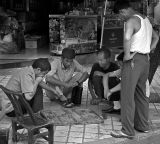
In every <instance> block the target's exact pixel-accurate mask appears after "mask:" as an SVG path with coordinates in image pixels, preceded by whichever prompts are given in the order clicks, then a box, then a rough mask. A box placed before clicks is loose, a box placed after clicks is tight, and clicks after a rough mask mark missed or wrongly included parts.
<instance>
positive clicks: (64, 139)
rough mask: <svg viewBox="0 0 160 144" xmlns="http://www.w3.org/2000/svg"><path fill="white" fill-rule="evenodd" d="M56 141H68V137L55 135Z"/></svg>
mask: <svg viewBox="0 0 160 144" xmlns="http://www.w3.org/2000/svg"><path fill="white" fill-rule="evenodd" d="M54 141H55V142H66V141H67V137H65V136H64V137H58V136H55V137H54Z"/></svg>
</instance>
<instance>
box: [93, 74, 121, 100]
mask: <svg viewBox="0 0 160 144" xmlns="http://www.w3.org/2000/svg"><path fill="white" fill-rule="evenodd" d="M119 83H120V80H119V79H118V78H117V77H110V78H109V81H108V86H109V89H111V88H113V87H115V86H116V85H118V84H119ZM92 84H93V87H94V90H95V93H96V95H97V96H98V97H99V98H104V88H103V84H102V77H100V76H95V77H94V78H93V80H92ZM119 99H120V91H117V92H115V93H113V94H112V95H111V97H110V101H118V100H119Z"/></svg>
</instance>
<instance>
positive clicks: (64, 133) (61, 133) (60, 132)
mask: <svg viewBox="0 0 160 144" xmlns="http://www.w3.org/2000/svg"><path fill="white" fill-rule="evenodd" d="M54 136H56V137H61V136H64V137H67V136H68V131H63V130H61V131H59V130H56V131H55V133H54Z"/></svg>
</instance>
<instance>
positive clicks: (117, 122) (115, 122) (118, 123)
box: [113, 121, 122, 126]
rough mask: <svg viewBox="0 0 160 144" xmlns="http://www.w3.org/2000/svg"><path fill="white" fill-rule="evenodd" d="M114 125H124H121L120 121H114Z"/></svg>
mask: <svg viewBox="0 0 160 144" xmlns="http://www.w3.org/2000/svg"><path fill="white" fill-rule="evenodd" d="M113 125H116V126H121V125H122V123H121V122H119V121H113Z"/></svg>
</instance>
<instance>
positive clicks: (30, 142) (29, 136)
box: [28, 130, 33, 144]
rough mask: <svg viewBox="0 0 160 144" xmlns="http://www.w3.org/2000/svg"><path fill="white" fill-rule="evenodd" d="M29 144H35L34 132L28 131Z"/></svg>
mask: <svg viewBox="0 0 160 144" xmlns="http://www.w3.org/2000/svg"><path fill="white" fill-rule="evenodd" d="M28 144H33V131H32V130H28Z"/></svg>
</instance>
